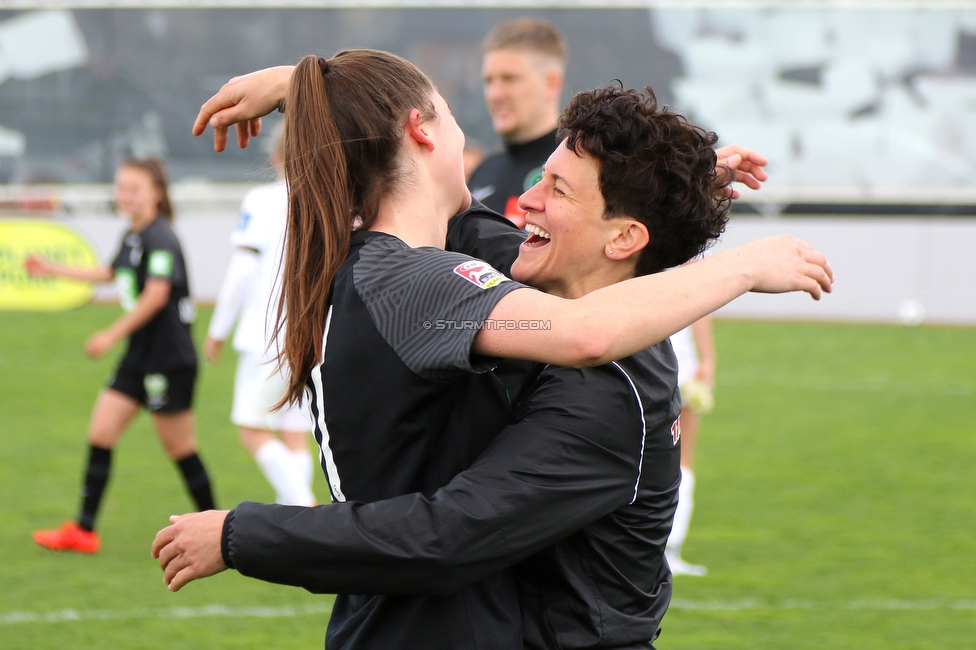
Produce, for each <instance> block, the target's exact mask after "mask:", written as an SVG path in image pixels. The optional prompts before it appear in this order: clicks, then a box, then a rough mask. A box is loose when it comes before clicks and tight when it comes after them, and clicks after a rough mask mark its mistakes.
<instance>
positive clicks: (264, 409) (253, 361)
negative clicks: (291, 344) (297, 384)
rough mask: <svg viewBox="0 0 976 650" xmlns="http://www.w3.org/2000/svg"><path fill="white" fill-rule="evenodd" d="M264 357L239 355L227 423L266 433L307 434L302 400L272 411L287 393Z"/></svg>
mask: <svg viewBox="0 0 976 650" xmlns="http://www.w3.org/2000/svg"><path fill="white" fill-rule="evenodd" d="M274 368H275V362H274V360H273V359H272V358H270V357H269V356H268V355H262V354H257V353H255V352H241V353H240V356H239V357H238V359H237V376H236V377H235V378H234V406H233V408H232V409H231V413H230V421H231V422H233V423H234V424H236V425H237V426H239V427H250V428H252V429H268V430H270V431H311V430H312V420H311V416H310V415H309V412H308V408H307V406H306V405H305V400H304V399H303V400H302V402H301V404H299V405H298V406H292V405H286V406H284V407H282V408H281V409H280V410H278V411H273V410H272V409H273V408H274V405H275V404H277V403H278V402H279V401H281V398H282V397H284V396H285V392H286V391H287V388H288V386H287V383H286V381H285V377H283V376H282V374H281V373H279V372H275V371H274Z"/></svg>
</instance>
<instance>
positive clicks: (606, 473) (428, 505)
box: [154, 368, 641, 594]
mask: <svg viewBox="0 0 976 650" xmlns="http://www.w3.org/2000/svg"><path fill="white" fill-rule="evenodd" d="M612 372H613V371H612V370H611V369H604V368H598V369H594V370H587V371H578V370H573V369H566V368H561V369H555V371H554V372H552V373H550V376H549V377H548V378H547V379H546V380H545V381H543V382H541V383H540V385H539V387H538V388H537V390H536V391H535V392H534V393H533V394H532V396H531V397H530V398H528V400H527V403H526V405H525V407H524V410H523V411H522V412H521V417H520V421H519V422H518V423H516V424H513V425H511V426H509V427H507V428H506V429H505V430H504V431H503V432H502V433H501V435H500V436H499V437H498V438H497V439H496V440H495V442H494V443H493V444H492V445H491V446H490V447H489V448H488V449H487V450H486V451H485V452H484V453H483V454H482V455H481V457H479V458H478V460H477V461H476V462H475V464H474V465H473V466H472V467H471V468H470V469H468V470H466V471H464V472H462V473H461V474H459V475H458V476H457V477H455V478H454V479H453V480H452V481H451V482H450V483H449V484H448V485H447V486H445V487H444V488H441V489H440V490H438V491H437V492H435V493H434V494H433V495H432V496H430V497H425V496H424V495H422V494H410V495H404V496H401V497H397V498H394V499H389V500H386V501H379V502H375V503H369V504H363V503H336V504H330V505H325V506H318V507H315V508H300V507H295V506H279V505H265V504H257V503H250V502H245V503H242V504H240V505H239V506H238V507H237V508H235V509H234V510H233V511H231V513H230V515H228V517H227V519H226V522H225V523H224V526H223V539H222V540H221V541H222V544H223V549H224V554H223V560H224V562H217V561H216V557H215V556H214V555H213V554H212V553H211V555H210V560H209V563H210V564H212V565H213V566H215V567H218V568H222V567H223V566H224V563H226V565H228V566H230V567H232V568H234V569H236V570H237V571H238V572H240V573H241V574H243V575H246V576H249V577H253V578H258V579H261V580H265V581H268V582H275V583H280V584H288V585H294V586H300V587H304V588H305V589H308V590H309V591H312V592H315V593H384V594H446V593H450V592H452V591H455V590H457V589H458V588H460V587H461V586H463V585H465V584H467V583H469V582H472V581H474V580H477V579H479V578H482V577H484V576H486V575H489V574H491V573H493V572H496V571H498V570H500V569H503V568H505V567H507V566H510V565H512V564H514V563H515V562H517V561H519V560H521V559H524V558H525V557H527V556H529V555H531V554H532V553H534V552H536V551H538V550H541V549H543V548H545V547H547V546H549V545H551V544H553V543H555V542H556V541H558V540H560V539H562V538H563V537H565V536H567V535H569V534H571V533H573V532H575V531H576V530H578V529H580V528H582V527H583V526H585V525H587V524H588V523H590V522H592V521H595V520H596V519H598V518H600V517H602V516H604V515H606V514H607V513H609V512H612V511H613V510H616V509H617V508H619V507H621V506H622V505H625V504H626V503H628V502H629V501H630V500H631V498H632V497H633V492H634V485H635V481H636V478H637V475H638V463H639V462H640V446H639V443H640V439H641V436H640V426H639V425H640V419H639V415H638V412H637V409H636V406H635V405H634V404H633V403H632V402H633V400H632V399H628V398H629V395H630V392H629V391H630V389H629V388H627V387H626V386H623V388H624V390H619V388H620V387H621V386H622V385H621V384H620V382H621V381H622V378H616V377H615V378H614V379H613V381H605V382H598V383H596V384H595V385H594V384H593V383H591V382H589V381H588V375H587V373H612ZM614 388H617V390H614ZM581 391H585V392H582V393H581ZM581 394H582V395H584V396H585V397H582V398H581V397H580V395H581ZM567 400H574V401H575V403H579V402H581V401H585V402H586V403H587V404H593V405H596V406H594V408H599V409H600V411H601V413H602V414H603V415H604V416H605V417H601V418H599V419H590V418H580V417H578V414H577V413H569V412H568V411H567V409H566V408H565V406H566V404H567ZM191 516H193V515H191ZM170 528H172V527H170ZM165 532H166V531H165V530H164V531H162V532H161V533H160V535H161V536H162V537H163V539H164V540H168V539H169V538H170V536H169V535H165V534H164V533H165ZM157 539H160V538H157ZM215 546H219V543H218V542H217V540H216V538H214V539H213V540H212V541H211V544H210V548H211V550H213V549H214V547H215ZM154 552H156V551H154ZM157 555H159V553H158V552H157ZM173 555H175V553H174V554H171V553H169V552H167V551H165V550H163V553H162V555H159V556H160V557H166V558H169V557H172V556H173ZM197 577H202V576H197Z"/></svg>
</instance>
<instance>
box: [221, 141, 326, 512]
mask: <svg viewBox="0 0 976 650" xmlns="http://www.w3.org/2000/svg"><path fill="white" fill-rule="evenodd" d="M272 142H273V151H272V153H271V164H272V165H273V166H274V168H275V171H276V173H277V175H278V181H277V182H275V183H273V184H271V185H265V186H262V187H259V188H256V189H254V190H251V191H250V192H249V193H248V194H247V196H245V197H244V202H243V204H242V205H241V220H240V222H239V224H238V226H237V229H236V230H234V232H233V233H232V234H231V243H232V244H233V245H234V253H233V256H232V257H231V261H230V265H229V266H228V268H227V274H226V276H225V277H224V282H223V285H222V286H221V289H220V294H219V296H218V297H217V304H216V305H215V306H214V312H213V316H212V318H211V319H210V329H209V332H208V335H207V339H206V342H205V343H204V352H205V354H206V355H207V359H208V360H210V362H211V363H216V362H217V360H218V359H219V358H220V353H221V350H222V349H223V344H224V341H225V340H226V339H227V336H228V335H229V334H230V331H231V330H232V329H233V327H234V322H235V321H238V322H237V331H236V333H235V334H234V349H235V350H237V352H238V360H237V376H236V378H235V380H234V404H233V407H232V409H231V417H230V419H231V422H233V423H234V424H236V425H237V427H238V432H239V435H240V440H241V444H242V445H243V446H244V448H245V449H246V450H247V451H248V453H249V454H251V456H253V457H254V460H255V461H257V464H258V467H259V468H260V469H261V472H262V473H263V474H264V476H265V477H266V478H267V479H268V482H269V483H271V486H272V487H273V488H274V489H275V501H276V502H277V503H281V504H285V505H293V506H312V505H315V503H316V500H315V495H314V494H313V493H312V455H311V454H310V453H309V450H308V436H309V432H310V431H311V428H312V423H311V420H310V419H309V415H308V411H307V409H306V407H305V405H304V404H299V405H297V406H296V405H291V404H289V405H285V406H283V407H282V408H281V409H280V410H277V411H275V410H274V407H275V406H276V405H277V404H278V402H280V401H281V399H282V398H283V397H284V395H285V388H286V386H287V381H286V379H285V378H284V377H283V376H282V374H281V372H280V371H278V370H277V369H276V362H275V358H276V357H277V355H278V352H279V351H280V340H279V338H275V336H274V319H275V315H276V311H277V308H278V300H279V296H280V295H281V293H280V290H281V285H280V280H279V270H280V267H281V253H282V250H283V249H282V244H283V240H284V235H285V219H286V217H287V214H288V191H287V187H286V185H285V182H284V177H283V168H282V158H281V144H282V129H281V128H279V129H277V130H276V131H275V133H274V137H273V139H272ZM238 316H240V320H238ZM276 432H277V435H276ZM279 436H280V438H279Z"/></svg>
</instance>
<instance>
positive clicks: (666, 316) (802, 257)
mask: <svg viewBox="0 0 976 650" xmlns="http://www.w3.org/2000/svg"><path fill="white" fill-rule="evenodd" d="M832 282H833V272H832V271H831V269H830V265H829V264H828V263H827V260H826V258H825V257H824V255H823V254H822V253H819V252H818V251H816V250H814V249H813V247H812V246H810V244H808V243H806V242H803V241H800V240H797V239H794V238H793V237H790V236H788V235H784V236H781V237H771V238H767V239H760V240H757V241H754V242H751V243H749V244H746V245H744V246H739V247H737V248H732V249H729V250H726V251H722V252H720V253H716V254H715V255H711V256H709V257H707V258H706V259H704V260H701V261H699V262H696V263H695V264H686V265H684V266H681V267H678V268H676V269H672V270H670V271H665V272H663V273H655V274H653V275H645V276H642V277H638V278H633V279H630V280H626V281H624V282H618V283H616V284H613V285H610V286H608V287H604V288H602V289H598V290H596V291H593V292H591V293H588V294H586V295H585V296H583V297H581V298H577V299H576V300H565V299H562V298H558V297H556V296H551V295H548V294H544V293H541V292H539V291H531V290H528V289H519V290H516V291H512V292H511V293H509V294H508V295H506V296H505V297H503V298H502V299H501V300H499V301H498V304H497V305H496V306H495V308H494V309H493V310H492V312H491V315H490V316H489V320H490V321H492V325H489V326H486V327H484V328H482V329H481V330H479V332H478V334H477V336H476V337H475V340H474V346H473V349H474V352H476V353H478V354H483V355H487V356H492V357H501V358H510V359H528V360H531V361H540V362H543V363H553V364H558V365H561V366H574V367H585V366H596V365H601V364H604V363H607V362H609V361H612V360H614V359H621V358H623V357H626V356H629V355H631V354H634V353H636V352H638V351H640V350H644V349H646V348H649V347H651V346H652V345H655V344H656V343H659V342H661V341H663V340H664V339H665V338H667V337H669V336H671V335H672V334H674V333H675V332H677V331H678V330H680V329H682V328H684V327H687V326H688V325H691V324H692V323H693V322H695V321H696V320H698V319H699V318H701V317H702V316H705V315H706V314H710V313H711V312H713V311H715V310H716V309H718V308H719V307H722V306H723V305H725V304H726V303H728V302H730V301H732V300H733V299H735V298H737V297H739V296H741V295H742V294H744V293H746V292H749V291H755V292H760V293H786V292H790V291H806V292H807V293H809V294H810V295H811V296H812V297H813V298H814V299H815V300H819V299H820V296H821V292H823V291H827V292H829V291H830V290H831V284H832ZM498 323H501V324H509V323H511V324H515V325H513V326H510V327H509V326H498V325H497V324H498ZM522 324H524V327H523V326H522Z"/></svg>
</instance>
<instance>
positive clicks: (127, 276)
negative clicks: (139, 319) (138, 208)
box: [112, 217, 197, 373]
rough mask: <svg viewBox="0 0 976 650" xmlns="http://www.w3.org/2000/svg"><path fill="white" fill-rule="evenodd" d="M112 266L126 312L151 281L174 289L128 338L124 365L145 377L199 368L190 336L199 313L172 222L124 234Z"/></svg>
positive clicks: (155, 222)
mask: <svg viewBox="0 0 976 650" xmlns="http://www.w3.org/2000/svg"><path fill="white" fill-rule="evenodd" d="M112 268H113V269H114V270H115V282H116V286H117V287H118V290H119V302H120V303H121V304H122V308H123V309H125V310H127V311H128V310H131V309H133V308H134V307H135V305H136V303H137V302H138V301H139V295H140V294H141V293H142V291H143V289H145V287H146V280H148V279H149V278H158V279H161V280H167V281H169V283H170V285H171V286H172V291H171V292H170V296H169V302H168V303H167V304H166V307H164V308H163V309H162V310H161V311H160V312H159V313H158V314H156V316H155V317H154V318H153V319H152V320H151V321H149V322H148V323H147V324H146V325H145V326H144V327H142V329H139V330H137V331H135V332H133V333H132V334H131V335H130V336H129V348H128V350H126V353H125V357H123V359H122V364H121V365H122V366H124V367H126V368H129V369H131V370H134V371H136V372H141V373H152V372H164V371H167V370H173V369H175V368H186V367H192V366H196V364H197V355H196V351H195V350H194V349H193V339H192V338H191V337H190V323H192V322H193V318H194V315H195V311H196V310H195V308H194V305H193V301H192V300H191V299H190V285H189V279H188V278H187V273H186V263H185V262H184V259H183V249H182V248H181V247H180V242H179V240H178V239H177V238H176V233H175V232H173V227H172V226H171V225H170V223H169V222H168V221H167V220H166V219H163V218H160V217H157V218H156V220H155V221H153V222H152V223H151V224H149V226H148V227H147V228H146V229H145V230H143V231H142V232H133V231H132V230H130V231H128V232H126V233H125V236H124V237H123V238H122V247H121V248H120V249H119V253H118V255H116V256H115V260H114V261H113V262H112Z"/></svg>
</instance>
